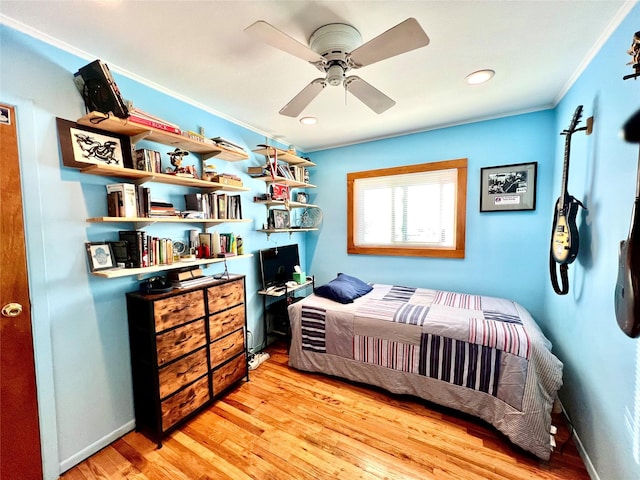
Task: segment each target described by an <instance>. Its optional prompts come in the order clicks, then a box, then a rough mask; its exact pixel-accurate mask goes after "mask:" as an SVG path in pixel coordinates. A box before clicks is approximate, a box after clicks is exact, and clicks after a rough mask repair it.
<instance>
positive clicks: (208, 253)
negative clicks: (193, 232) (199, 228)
mask: <svg viewBox="0 0 640 480" xmlns="http://www.w3.org/2000/svg"><path fill="white" fill-rule="evenodd" d="M198 242H199V244H200V246H199V247H198V258H211V257H212V254H213V251H214V250H213V235H212V234H210V233H206V232H205V233H199V234H198Z"/></svg>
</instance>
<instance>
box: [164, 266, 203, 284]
mask: <svg viewBox="0 0 640 480" xmlns="http://www.w3.org/2000/svg"><path fill="white" fill-rule="evenodd" d="M202 276H204V271H203V270H202V269H201V268H199V267H198V268H194V269H191V270H186V271H180V270H178V271H175V270H174V271H171V272H168V273H167V278H168V279H169V280H173V281H178V282H183V281H185V280H191V279H193V278H198V277H202Z"/></svg>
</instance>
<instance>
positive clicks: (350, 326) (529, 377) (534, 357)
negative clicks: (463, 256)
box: [288, 279, 562, 460]
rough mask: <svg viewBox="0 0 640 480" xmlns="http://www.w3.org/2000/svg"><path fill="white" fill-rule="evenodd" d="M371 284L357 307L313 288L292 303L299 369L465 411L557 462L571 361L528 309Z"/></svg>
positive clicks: (293, 359) (294, 359) (293, 353)
mask: <svg viewBox="0 0 640 480" xmlns="http://www.w3.org/2000/svg"><path fill="white" fill-rule="evenodd" d="M336 280H337V279H336ZM330 283H331V282H330ZM365 285H366V284H365ZM367 287H368V289H370V290H369V291H368V293H366V294H361V296H360V295H355V296H353V297H354V298H353V300H352V302H351V303H349V302H350V300H349V299H347V301H345V303H341V302H342V300H343V299H341V298H337V300H338V301H335V299H333V300H332V299H329V298H324V297H323V296H319V295H318V294H312V295H310V296H308V297H307V298H305V299H303V300H301V301H299V302H296V303H293V304H292V305H290V306H289V307H288V313H289V320H290V323H291V336H292V338H291V348H290V352H289V365H290V366H292V367H294V368H296V369H299V370H303V371H309V372H321V373H325V374H329V375H334V376H338V377H342V378H345V379H348V380H352V381H356V382H362V383H366V384H369V385H375V386H378V387H381V388H383V389H386V390H388V391H390V392H392V393H397V394H410V395H415V396H417V397H420V398H423V399H425V400H428V401H431V402H434V403H437V404H440V405H443V406H446V407H450V408H454V409H456V410H459V411H462V412H466V413H468V414H471V415H474V416H477V417H479V418H481V419H483V420H485V421H487V422H489V423H490V424H491V425H493V426H494V427H495V428H497V429H498V430H499V431H501V432H502V433H504V434H505V435H506V436H507V437H508V438H509V439H510V440H511V441H512V442H513V443H514V444H515V445H518V446H519V447H521V448H523V449H524V450H527V451H529V452H531V453H533V454H534V455H536V456H537V457H539V458H541V459H543V460H547V459H549V457H550V454H551V444H550V440H551V436H550V433H549V432H550V429H551V410H552V408H553V403H554V401H555V399H556V393H557V391H558V389H559V388H560V386H561V385H562V363H561V362H560V361H559V360H558V359H557V358H556V357H555V356H554V355H553V354H552V353H551V343H550V342H549V340H547V339H546V338H545V336H544V335H543V333H542V332H541V330H540V329H539V327H538V326H537V325H536V323H535V321H534V320H533V318H532V317H531V315H530V314H529V313H528V312H527V310H526V309H525V308H524V307H522V306H521V305H519V304H518V303H515V302H513V301H510V300H507V299H502V298H494V297H488V296H479V295H470V294H463V293H455V292H447V291H441V290H430V289H425V288H412V287H403V286H393V285H378V284H374V285H371V286H368V285H367ZM316 293H320V292H319V291H318V290H317V289H316ZM323 295H324V293H323ZM329 296H331V295H329Z"/></svg>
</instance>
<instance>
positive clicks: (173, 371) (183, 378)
mask: <svg viewBox="0 0 640 480" xmlns="http://www.w3.org/2000/svg"><path fill="white" fill-rule="evenodd" d="M207 370H208V369H207V350H206V348H202V349H200V350H198V351H196V352H193V353H192V354H191V355H189V356H187V357H184V358H182V359H180V360H178V361H177V362H174V363H172V364H171V365H168V366H166V367H164V368H161V369H160V371H159V372H158V378H159V382H160V398H164V397H166V396H167V395H170V394H172V393H173V392H175V391H176V390H180V388H182V387H183V386H185V385H187V384H189V383H191V382H193V381H194V380H195V379H196V378H199V377H201V376H203V375H204V374H206V373H207Z"/></svg>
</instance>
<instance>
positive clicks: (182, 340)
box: [174, 333, 191, 345]
mask: <svg viewBox="0 0 640 480" xmlns="http://www.w3.org/2000/svg"><path fill="white" fill-rule="evenodd" d="M190 339H191V335H185V334H184V333H183V334H182V335H180V338H178V339H177V340H176V342H175V343H174V345H182V344H183V343H185V342H188V341H189V340H190Z"/></svg>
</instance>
